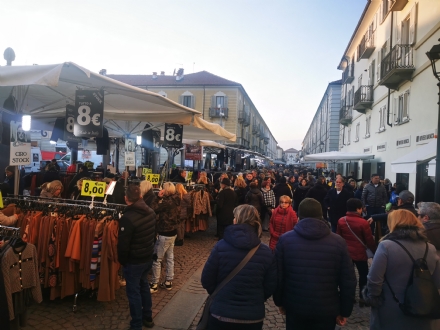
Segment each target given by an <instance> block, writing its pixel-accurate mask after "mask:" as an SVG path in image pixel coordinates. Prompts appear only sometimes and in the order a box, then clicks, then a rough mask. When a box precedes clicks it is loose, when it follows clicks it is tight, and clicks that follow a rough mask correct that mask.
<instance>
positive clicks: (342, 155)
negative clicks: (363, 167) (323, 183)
mask: <svg viewBox="0 0 440 330" xmlns="http://www.w3.org/2000/svg"><path fill="white" fill-rule="evenodd" d="M367 159H374V155H372V154H361V153H352V152H340V151H329V152H322V153H319V154H310V155H306V156H304V162H305V163H307V162H310V163H317V162H323V163H325V162H331V163H337V162H344V161H352V160H353V161H356V160H367Z"/></svg>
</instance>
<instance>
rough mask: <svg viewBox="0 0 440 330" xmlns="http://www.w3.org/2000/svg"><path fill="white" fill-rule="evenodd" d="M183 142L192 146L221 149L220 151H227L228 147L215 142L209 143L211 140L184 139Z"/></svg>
mask: <svg viewBox="0 0 440 330" xmlns="http://www.w3.org/2000/svg"><path fill="white" fill-rule="evenodd" d="M182 142H183V143H184V144H192V145H197V146H202V147H213V148H219V149H226V148H228V147H227V146H225V145H223V144H221V143H217V142H215V141H209V140H190V139H182Z"/></svg>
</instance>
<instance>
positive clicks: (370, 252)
mask: <svg viewBox="0 0 440 330" xmlns="http://www.w3.org/2000/svg"><path fill="white" fill-rule="evenodd" d="M344 220H345V223H346V224H347V227H348V229H350V231H351V233H352V234H353V235H354V237H356V238H357V240H358V241H359V242H360V243H361V244H362V245H363V246H364V248H365V252H367V258H368V259H370V258H373V257H374V253H373V251H371V250H370V249H369V248H368V247H367V245H366V244H365V243H364V242H362V240H361V239H360V238H359V237H358V236H357V235H356V234H355V233H354V232H353V230H351V228H350V225H349V224H348V222H347V217H344Z"/></svg>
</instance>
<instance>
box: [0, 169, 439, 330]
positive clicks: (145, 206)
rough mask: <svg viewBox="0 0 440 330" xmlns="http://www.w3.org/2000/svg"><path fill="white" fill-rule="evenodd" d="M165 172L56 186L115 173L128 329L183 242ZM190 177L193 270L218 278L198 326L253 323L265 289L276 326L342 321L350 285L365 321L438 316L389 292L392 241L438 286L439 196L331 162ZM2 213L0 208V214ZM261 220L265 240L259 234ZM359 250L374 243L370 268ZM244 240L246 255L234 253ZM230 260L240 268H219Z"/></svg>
mask: <svg viewBox="0 0 440 330" xmlns="http://www.w3.org/2000/svg"><path fill="white" fill-rule="evenodd" d="M56 171H57V170H56V168H50V169H48V171H47V172H48V173H51V172H54V173H56ZM54 173H51V174H50V176H51V177H53V179H54V180H51V181H48V182H45V183H44V184H43V185H42V186H41V196H42V197H48V198H57V197H59V196H60V195H61V193H63V191H64V189H65V188H64V187H63V185H62V183H61V181H60V180H57V178H56V177H55V174H54ZM174 174H175V176H174V177H172V180H171V181H174V182H171V181H170V182H165V183H164V184H163V185H162V187H161V189H160V190H157V189H154V188H153V186H152V184H151V183H150V182H149V181H145V180H144V181H141V182H140V184H130V185H128V186H127V187H125V186H124V181H125V179H126V176H127V175H128V173H125V172H124V173H123V174H122V175H121V177H120V178H115V177H111V176H110V177H107V178H102V176H101V175H94V174H90V173H89V171H88V169H87V167H85V166H83V167H80V170H79V171H78V173H73V177H72V180H71V181H70V184H69V186H68V187H67V188H66V189H67V193H68V194H69V196H71V198H72V199H82V198H85V197H84V196H81V193H80V192H81V186H82V183H83V181H84V180H85V179H93V180H99V181H105V182H107V183H110V182H111V181H114V180H116V182H117V183H116V186H117V189H116V188H115V193H114V195H113V200H112V202H115V203H120V204H126V205H127V207H126V210H125V211H124V213H123V216H122V218H121V219H120V221H119V226H120V227H119V241H118V256H119V262H120V264H121V265H122V269H123V274H124V277H125V281H126V292H127V297H128V301H129V307H130V314H131V317H132V320H131V322H130V329H141V328H142V326H143V325H144V326H146V327H152V326H153V325H154V322H153V319H152V312H151V306H152V303H151V294H154V293H156V292H158V290H161V289H162V290H172V289H173V280H174V247H175V246H180V245H183V244H184V238H185V237H186V236H187V234H188V231H187V228H188V222H191V221H193V220H192V214H193V212H194V210H193V208H194V204H193V203H192V201H191V198H192V197H191V194H190V192H189V191H188V185H187V182H186V181H185V178H186V172H185V170H177V171H176V172H175V173H174ZM193 180H194V183H195V184H197V185H198V186H199V187H202V190H203V192H204V193H205V194H207V196H209V201H210V206H211V207H212V209H213V210H214V214H215V215H216V223H217V232H216V236H217V237H218V240H219V241H218V243H217V244H216V245H215V247H214V249H213V250H212V252H211V254H210V256H209V258H208V260H207V262H206V264H205V267H204V269H203V273H202V278H201V281H202V285H203V287H204V288H205V289H206V290H207V292H208V293H209V294H213V293H214V292H216V288H217V287H218V286H220V285H221V286H222V289H221V290H220V291H219V292H218V294H217V292H216V294H215V297H214V298H213V300H212V304H211V305H210V307H209V308H210V317H209V329H261V328H262V325H263V321H264V317H265V307H264V302H265V301H266V300H267V299H268V298H269V297H271V296H273V299H274V302H275V304H276V305H277V306H278V307H279V311H280V313H281V314H284V315H286V327H287V329H334V327H335V325H336V324H337V325H340V326H343V325H345V324H346V323H347V318H348V317H349V316H350V315H351V313H352V309H353V306H354V303H355V292H356V288H357V287H358V290H359V291H358V296H359V299H358V303H359V306H360V307H364V306H367V307H371V320H370V327H371V328H372V329H414V328H420V329H439V328H440V323H439V322H440V321H439V320H434V319H429V318H414V317H411V316H407V315H405V314H403V313H402V312H401V311H400V308H399V304H398V303H396V302H395V301H394V299H393V297H394V296H395V297H397V299H400V300H401V301H403V297H404V294H405V288H406V284H407V283H408V279H409V278H410V276H411V272H412V262H411V259H410V258H408V257H407V256H406V254H405V251H404V250H402V248H401V247H399V246H398V245H397V243H395V241H398V242H399V244H402V245H403V246H404V247H405V248H406V249H407V250H408V251H409V253H411V254H412V255H413V256H414V258H416V259H418V258H422V257H423V256H424V257H425V258H426V261H427V265H428V267H429V271H430V273H431V274H432V278H433V281H434V282H435V285H436V287H437V288H440V264H439V260H440V259H439V256H440V205H438V204H436V203H433V202H421V203H419V204H418V205H417V209H416V207H415V206H414V201H415V200H414V195H413V194H412V193H411V192H410V191H408V190H406V189H401V190H399V189H398V188H397V187H393V186H392V185H391V182H389V180H385V181H381V180H380V178H379V175H377V174H373V175H372V176H371V180H370V181H369V182H361V183H360V184H359V185H358V182H359V180H357V179H356V178H354V177H353V176H350V177H347V178H345V177H343V176H342V175H340V174H337V173H333V174H332V175H331V177H330V178H329V177H326V176H324V175H317V174H316V173H315V174H313V173H310V172H307V171H303V170H292V171H288V170H285V171H283V172H280V171H275V170H270V169H262V170H259V171H258V170H256V169H255V170H251V171H248V172H245V173H237V174H233V173H231V172H217V173H209V172H205V171H202V172H199V173H198V174H197V177H195V178H193ZM393 194H394V197H393ZM14 220H16V216H14V215H12V216H10V217H6V216H4V215H2V214H0V224H7V225H13V223H14ZM205 229H206V228H204V227H200V230H205ZM264 231H266V232H268V234H269V236H270V241H269V245H268V246H267V245H265V244H261V240H260V237H261V235H262V233H263V232H264ZM428 242H429V243H428ZM425 247H426V253H425ZM367 250H369V251H371V252H372V253H375V256H374V258H373V259H372V264H371V266H370V269H369V263H368V260H369V255H368V254H367ZM249 251H252V253H253V255H252V257H251V258H250V260H249V261H246V262H243V260H244V259H245V257H246V256H247V255H248V253H249ZM238 266H239V267H240V269H241V270H240V271H239V272H238V273H237V274H236V275H234V276H232V277H231V276H229V275H230V274H231V273H232V272H233V271H234V270H235V268H237V267H238ZM355 267H356V269H357V271H358V280H357V281H356V275H355V271H354V269H355ZM162 268H164V269H166V271H165V277H164V278H162V275H161V274H162ZM385 279H386V280H387V281H385ZM224 281H225V283H226V282H227V283H226V284H225V283H223V282H224ZM223 285H224V286H223ZM391 288H392V289H391Z"/></svg>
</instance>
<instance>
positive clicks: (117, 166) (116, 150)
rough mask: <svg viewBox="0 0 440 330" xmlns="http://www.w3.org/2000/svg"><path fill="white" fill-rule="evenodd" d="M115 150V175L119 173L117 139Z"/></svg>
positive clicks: (117, 140) (116, 140)
mask: <svg viewBox="0 0 440 330" xmlns="http://www.w3.org/2000/svg"><path fill="white" fill-rule="evenodd" d="M115 144H116V149H115V167H116V173H118V172H119V138H116V139H115Z"/></svg>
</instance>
